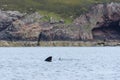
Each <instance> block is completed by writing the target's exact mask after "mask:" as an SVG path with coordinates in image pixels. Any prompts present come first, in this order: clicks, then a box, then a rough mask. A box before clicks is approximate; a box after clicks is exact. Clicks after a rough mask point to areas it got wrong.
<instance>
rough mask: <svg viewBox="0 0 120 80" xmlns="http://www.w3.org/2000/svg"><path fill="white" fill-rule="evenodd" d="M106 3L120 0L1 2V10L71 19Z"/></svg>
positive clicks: (26, 0)
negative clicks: (40, 12) (40, 13)
mask: <svg viewBox="0 0 120 80" xmlns="http://www.w3.org/2000/svg"><path fill="white" fill-rule="evenodd" d="M106 2H120V0H0V8H1V9H4V10H19V11H21V12H29V13H30V12H34V11H47V12H53V13H55V14H57V15H59V16H61V17H64V18H68V19H69V18H75V17H77V16H79V15H80V14H81V13H84V12H86V11H88V9H89V7H90V6H92V5H93V4H97V3H106ZM50 15H51V13H50ZM58 18H59V17H58ZM69 20H70V19H69Z"/></svg>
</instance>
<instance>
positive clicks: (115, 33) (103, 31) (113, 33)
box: [92, 21, 120, 40]
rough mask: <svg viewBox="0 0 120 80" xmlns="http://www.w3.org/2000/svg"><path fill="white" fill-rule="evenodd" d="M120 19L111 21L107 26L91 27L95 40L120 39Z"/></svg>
mask: <svg viewBox="0 0 120 80" xmlns="http://www.w3.org/2000/svg"><path fill="white" fill-rule="evenodd" d="M119 22H120V21H116V22H111V23H110V24H109V25H107V26H101V27H99V28H93V29H92V34H93V38H94V39H95V40H96V39H98V40H120V25H119Z"/></svg>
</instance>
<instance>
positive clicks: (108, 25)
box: [0, 3, 120, 41]
mask: <svg viewBox="0 0 120 80" xmlns="http://www.w3.org/2000/svg"><path fill="white" fill-rule="evenodd" d="M42 18H44V16H41V15H40V14H39V13H37V12H36V13H33V14H26V13H20V12H18V11H0V40H10V41H14V40H15V41H18V40H24V41H25V40H29V41H36V40H38V36H39V34H40V32H42V35H43V36H42V38H41V39H42V40H93V39H105V40H106V39H120V3H108V4H96V5H94V6H93V7H91V8H90V9H89V11H88V12H86V13H84V14H81V15H80V17H78V18H76V19H75V20H74V22H73V23H72V24H70V25H66V24H64V20H62V21H53V20H51V19H50V21H41V20H42ZM51 22H52V23H51Z"/></svg>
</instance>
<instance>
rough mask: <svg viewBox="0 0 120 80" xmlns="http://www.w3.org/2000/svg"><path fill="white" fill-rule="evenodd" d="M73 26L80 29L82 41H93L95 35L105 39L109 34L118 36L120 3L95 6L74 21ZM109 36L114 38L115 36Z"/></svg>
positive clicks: (119, 29)
mask: <svg viewBox="0 0 120 80" xmlns="http://www.w3.org/2000/svg"><path fill="white" fill-rule="evenodd" d="M74 24H75V25H76V26H78V27H79V28H80V37H81V39H82V40H91V39H94V38H95V36H96V35H98V36H101V37H102V38H103V37H104V38H105V37H106V38H107V37H108V34H111V32H114V33H115V32H116V33H118V34H119V31H120V3H110V4H97V5H95V6H93V7H92V8H90V10H89V12H87V13H85V14H82V15H80V17H79V18H77V19H75V20H74ZM107 33H108V34H107ZM118 34H117V35H118ZM109 36H111V38H114V37H115V36H116V35H112V34H111V35H109ZM112 36H113V37H112ZM119 36H120V35H119Z"/></svg>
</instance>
